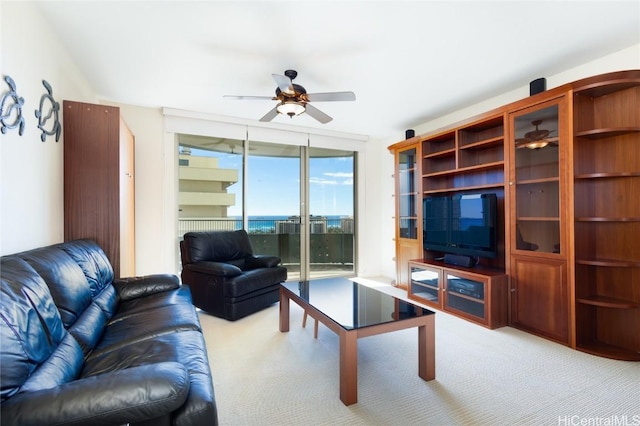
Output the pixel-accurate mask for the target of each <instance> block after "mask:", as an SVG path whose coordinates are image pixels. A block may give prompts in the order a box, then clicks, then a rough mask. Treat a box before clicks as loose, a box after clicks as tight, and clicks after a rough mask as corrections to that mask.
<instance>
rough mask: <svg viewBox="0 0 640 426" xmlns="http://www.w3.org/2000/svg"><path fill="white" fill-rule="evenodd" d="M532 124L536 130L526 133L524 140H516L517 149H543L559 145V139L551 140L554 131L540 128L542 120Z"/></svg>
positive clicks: (534, 121)
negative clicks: (550, 136)
mask: <svg viewBox="0 0 640 426" xmlns="http://www.w3.org/2000/svg"><path fill="white" fill-rule="evenodd" d="M531 124H532V125H534V126H535V128H536V129H535V130H531V131H529V132H527V133H525V134H524V137H523V138H520V139H516V148H529V149H541V148H544V147H545V146H547V145H549V144H554V145H557V144H558V138H549V135H550V134H551V132H552V131H553V130H545V129H539V128H538V126H540V124H542V120H533V121H532V122H531Z"/></svg>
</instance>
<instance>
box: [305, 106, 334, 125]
mask: <svg viewBox="0 0 640 426" xmlns="http://www.w3.org/2000/svg"><path fill="white" fill-rule="evenodd" d="M305 110H306V111H305V112H306V113H307V114H309V115H310V116H311V117H313V118H315V119H316V120H318V121H319V122H321V123H322V124H327V123H328V122H330V121H331V120H333V118H331V117H329V116H328V115H327V114H325V113H324V112H322V111H320V110H319V109H318V108H316V107H313V106H311V105H310V104H306V105H305Z"/></svg>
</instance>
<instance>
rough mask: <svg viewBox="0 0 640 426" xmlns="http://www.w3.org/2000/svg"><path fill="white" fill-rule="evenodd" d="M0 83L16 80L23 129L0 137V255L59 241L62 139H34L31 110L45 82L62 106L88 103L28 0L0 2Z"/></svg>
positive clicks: (82, 83) (85, 89) (78, 78)
mask: <svg viewBox="0 0 640 426" xmlns="http://www.w3.org/2000/svg"><path fill="white" fill-rule="evenodd" d="M0 15H1V25H0V27H1V32H0V34H1V47H2V48H1V53H0V70H1V72H2V81H0V85H1V87H2V89H0V93H2V94H5V93H7V92H8V91H9V86H8V85H7V84H6V82H5V80H4V76H6V75H8V76H10V77H11V78H12V79H13V80H14V81H15V83H16V86H17V92H18V95H20V96H22V97H23V98H24V108H23V116H24V119H25V125H26V127H25V130H24V134H23V135H22V136H19V135H18V129H13V130H9V131H8V132H7V134H3V135H2V136H0V139H1V140H0V200H1V202H0V254H8V253H15V252H18V251H22V250H26V249H30V248H34V247H38V246H43V245H47V244H53V243H57V242H60V241H62V239H63V140H62V138H61V140H60V142H58V143H56V142H55V137H53V136H49V137H48V138H47V139H46V142H42V141H41V140H40V134H41V131H40V130H39V129H38V128H37V125H38V120H37V119H36V117H35V113H34V112H35V110H36V109H38V108H39V104H40V97H41V96H42V95H43V94H45V93H47V91H46V89H45V87H44V86H43V85H42V80H43V79H44V80H46V81H47V82H48V83H49V84H50V85H51V86H52V88H53V96H54V98H55V99H56V101H58V102H59V103H60V108H62V100H63V99H73V100H79V101H87V102H92V101H94V93H93V92H92V91H91V89H90V87H89V85H88V84H87V82H86V79H85V78H84V77H83V76H82V75H81V74H80V73H79V72H78V70H77V68H76V67H75V65H74V63H73V62H72V61H71V60H70V59H69V56H68V55H67V52H66V51H65V49H64V47H63V46H62V45H61V44H60V43H59V41H58V39H57V37H56V35H55V34H54V33H53V32H52V31H51V29H50V28H49V25H48V24H47V22H46V21H45V20H44V19H43V18H42V16H41V15H40V13H39V12H38V10H37V9H36V7H35V6H34V4H33V3H32V2H4V1H3V2H1V3H0Z"/></svg>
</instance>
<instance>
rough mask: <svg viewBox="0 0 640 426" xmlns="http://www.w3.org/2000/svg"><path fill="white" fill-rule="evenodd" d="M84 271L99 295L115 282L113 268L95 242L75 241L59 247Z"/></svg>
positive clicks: (92, 291)
mask: <svg viewBox="0 0 640 426" xmlns="http://www.w3.org/2000/svg"><path fill="white" fill-rule="evenodd" d="M59 246H60V247H61V248H62V250H64V251H65V252H66V253H67V254H68V255H69V256H71V258H72V259H73V260H75V261H76V263H77V264H78V265H79V266H80V268H81V269H82V272H83V273H84V275H85V277H86V279H87V283H88V284H89V287H90V288H91V296H93V297H95V296H96V295H98V294H99V293H100V292H101V291H102V290H103V289H104V288H105V287H106V286H108V285H109V286H110V285H111V284H112V282H113V278H114V276H113V268H112V267H111V263H109V258H107V255H106V254H105V253H104V251H103V250H102V248H100V246H99V245H98V244H97V243H96V242H95V241H93V240H74V241H68V242H66V243H62V244H60V245H59Z"/></svg>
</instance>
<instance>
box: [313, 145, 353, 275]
mask: <svg viewBox="0 0 640 426" xmlns="http://www.w3.org/2000/svg"><path fill="white" fill-rule="evenodd" d="M308 164H309V179H308V181H307V183H308V188H309V192H308V200H309V202H308V205H309V273H310V276H311V277H315V276H334V275H355V270H354V258H355V256H354V247H355V240H354V230H355V226H354V225H355V222H354V216H355V212H354V200H355V191H354V175H355V174H354V169H355V153H354V152H352V151H339V150H335V149H327V148H313V147H312V148H309V162H308Z"/></svg>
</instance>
